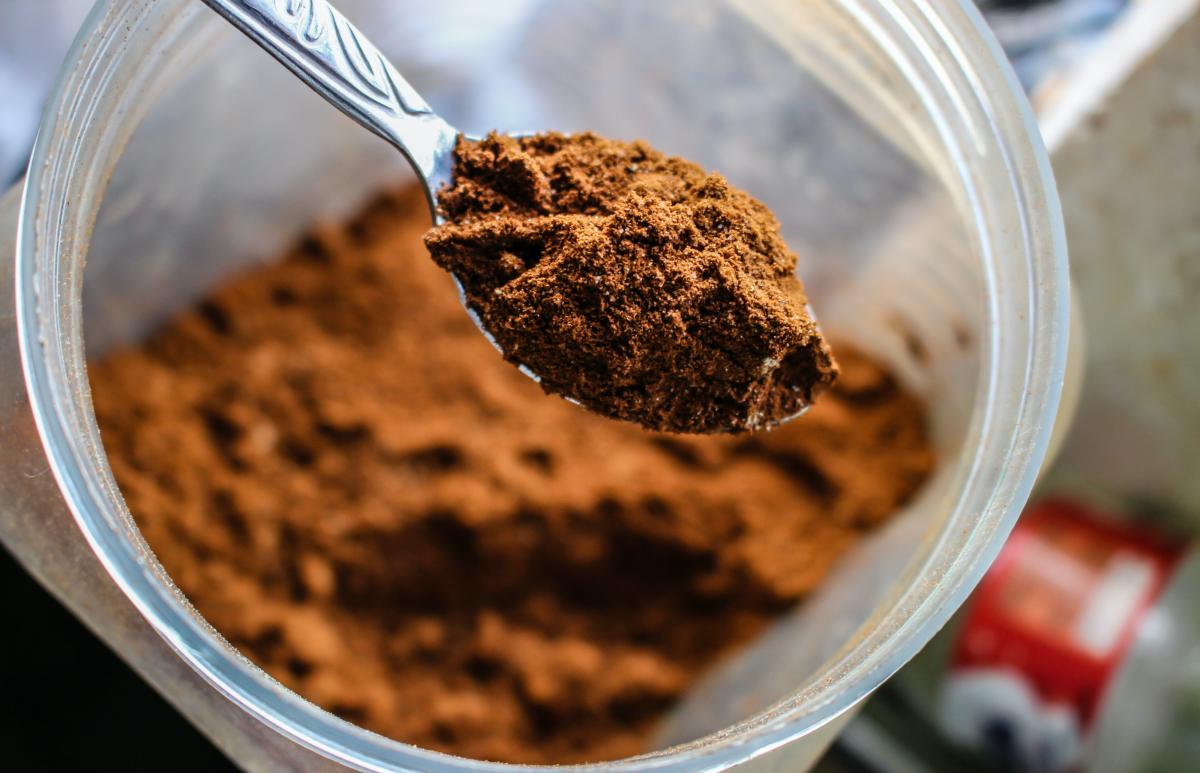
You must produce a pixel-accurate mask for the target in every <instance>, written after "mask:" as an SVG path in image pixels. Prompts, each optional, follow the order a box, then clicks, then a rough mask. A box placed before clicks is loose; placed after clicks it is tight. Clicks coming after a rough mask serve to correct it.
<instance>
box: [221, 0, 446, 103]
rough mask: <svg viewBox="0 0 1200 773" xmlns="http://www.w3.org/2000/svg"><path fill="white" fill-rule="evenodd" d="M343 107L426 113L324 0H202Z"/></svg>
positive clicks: (414, 95) (418, 99) (376, 52)
mask: <svg viewBox="0 0 1200 773" xmlns="http://www.w3.org/2000/svg"><path fill="white" fill-rule="evenodd" d="M205 2H206V3H207V4H208V5H209V6H210V7H211V8H212V9H213V10H215V11H217V12H218V13H220V14H221V15H222V16H225V17H226V18H227V19H229V20H230V21H231V22H233V23H234V24H235V25H236V26H237V27H238V28H240V29H241V30H242V31H243V32H245V33H246V34H247V35H249V36H250V37H251V38H253V39H254V40H255V41H256V42H258V43H259V45H262V46H263V47H264V48H266V49H267V50H268V51H269V52H271V53H273V54H275V56H276V57H277V58H279V59H280V60H281V61H283V62H284V64H286V65H288V67H289V68H290V69H292V70H293V71H294V72H296V73H297V74H298V75H300V76H301V77H302V78H304V79H305V80H306V81H308V82H309V84H310V85H311V86H313V88H315V89H317V91H319V92H321V93H322V94H325V95H326V96H327V97H328V98H332V99H334V100H335V101H336V102H338V103H340V106H341V107H342V108H343V109H345V110H347V112H351V113H354V112H359V113H362V114H369V113H371V112H374V111H377V110H379V109H382V110H384V111H385V112H387V113H389V114H390V115H392V116H395V117H400V116H402V115H412V116H416V115H427V114H430V113H432V110H431V109H430V107H429V105H427V104H426V103H425V101H424V100H423V99H421V97H420V95H419V94H417V92H416V91H415V90H414V89H413V88H412V86H410V85H408V83H407V82H406V81H405V80H404V78H403V77H401V75H400V74H399V73H398V72H396V70H395V68H394V67H392V65H391V64H390V63H389V62H388V60H387V58H386V57H384V55H383V54H382V53H380V52H379V50H378V49H376V48H375V46H373V45H372V44H371V42H370V41H369V40H367V38H366V37H365V36H364V35H363V34H362V33H361V32H359V31H358V30H357V29H356V28H355V27H354V25H353V24H351V23H350V22H349V21H347V20H346V17H345V16H342V14H341V13H339V12H338V11H337V10H336V9H335V8H334V7H333V6H331V5H330V4H329V3H328V2H327V0H205Z"/></svg>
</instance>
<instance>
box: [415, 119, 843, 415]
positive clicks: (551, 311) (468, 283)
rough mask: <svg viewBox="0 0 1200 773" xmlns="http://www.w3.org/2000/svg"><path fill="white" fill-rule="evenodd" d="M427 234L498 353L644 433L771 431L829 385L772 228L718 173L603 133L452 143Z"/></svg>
mask: <svg viewBox="0 0 1200 773" xmlns="http://www.w3.org/2000/svg"><path fill="white" fill-rule="evenodd" d="M438 202H439V207H440V212H441V214H442V216H443V217H444V218H445V220H446V222H445V224H443V225H441V226H440V227H438V228H436V229H434V230H433V231H432V232H430V233H429V235H428V236H426V237H425V244H426V246H427V247H428V248H429V251H430V253H431V254H432V255H433V258H434V260H435V261H437V263H438V264H439V265H440V266H442V267H443V268H445V269H446V270H448V271H450V272H451V273H453V274H454V275H455V277H456V278H457V279H458V280H459V282H461V283H462V286H463V290H464V291H465V296H466V300H467V303H468V304H469V305H470V307H471V308H472V309H473V310H474V311H475V312H476V314H478V316H479V318H480V321H481V322H482V324H483V326H484V328H485V329H486V330H487V331H488V332H489V333H491V335H492V337H493V338H494V339H495V341H496V343H497V344H498V345H499V347H500V349H501V350H502V351H503V352H504V355H505V357H506V358H508V359H509V360H511V361H512V362H514V363H517V364H518V365H524V366H526V367H527V368H529V369H530V370H531V371H533V372H534V373H536V374H537V375H538V377H539V378H540V383H541V385H542V388H543V389H545V390H546V391H547V392H551V393H557V394H561V395H564V396H566V397H569V398H571V399H573V400H576V401H578V402H579V403H581V404H583V405H584V406H586V407H588V408H590V409H591V410H593V411H595V412H597V413H600V414H602V415H604V416H609V417H611V418H617V419H625V420H628V421H633V422H637V423H639V424H641V425H643V426H645V427H647V428H649V429H656V430H667V431H672V432H690V433H714V432H731V431H745V430H750V429H761V428H763V427H768V426H771V425H773V424H776V423H778V422H780V421H782V420H784V419H787V418H789V417H791V416H793V415H794V414H796V413H797V412H799V411H800V410H801V409H803V408H804V407H806V406H807V405H809V404H810V403H811V402H812V401H813V398H814V397H815V396H816V395H817V394H818V393H819V392H821V391H823V390H824V389H826V388H827V387H828V386H829V384H830V383H832V382H833V379H834V378H835V377H836V375H837V366H836V365H835V364H834V362H833V358H832V356H831V355H830V352H829V347H828V346H827V345H826V344H825V341H824V339H823V338H822V336H821V333H820V330H819V329H818V328H817V325H816V323H815V322H814V321H813V320H812V318H811V317H810V316H809V314H808V311H807V300H806V298H805V295H804V287H803V286H802V285H801V283H800V280H799V279H797V278H796V256H795V255H793V254H792V253H791V252H789V251H788V249H787V245H786V244H785V243H784V241H783V238H782V237H781V236H780V233H779V223H778V222H776V220H775V217H774V215H772V214H771V212H770V211H769V210H768V209H767V208H766V207H765V206H763V205H762V204H761V203H759V202H758V201H756V200H755V199H753V198H751V197H750V196H749V195H747V194H746V193H744V192H742V191H740V190H738V189H736V188H734V187H732V186H731V185H730V184H729V183H728V182H727V181H726V180H725V178H723V177H721V176H720V175H718V174H709V173H707V172H705V171H704V170H703V169H701V168H700V167H699V166H697V165H696V164H693V163H691V162H690V161H686V160H684V159H680V158H672V157H668V156H664V155H663V154H662V153H659V152H658V151H656V150H654V149H653V148H651V147H650V146H648V145H646V144H645V143H644V142H618V141H614V140H609V139H605V138H603V137H599V136H597V135H595V134H590V133H584V134H575V135H563V134H556V133H549V134H539V135H536V136H532V137H524V138H520V139H514V138H511V137H507V136H502V135H497V134H491V135H488V136H487V137H486V138H485V139H483V140H481V141H478V142H472V141H467V140H460V141H459V144H458V147H457V148H456V151H455V164H454V184H453V185H452V186H451V187H449V188H447V189H445V190H443V191H441V192H440V193H439V196H438Z"/></svg>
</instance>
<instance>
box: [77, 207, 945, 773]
mask: <svg viewBox="0 0 1200 773" xmlns="http://www.w3.org/2000/svg"><path fill="white" fill-rule="evenodd" d="M427 218H428V211H427V209H426V208H425V204H424V202H423V200H422V195H421V193H420V192H419V191H416V190H405V191H399V192H396V193H392V194H387V195H383V196H382V197H380V198H379V199H378V200H376V201H375V202H374V203H372V204H371V205H370V206H369V207H368V208H367V209H366V210H365V211H364V212H363V213H362V214H361V215H359V216H358V217H357V218H356V219H354V220H353V221H351V222H349V223H347V224H345V225H338V226H333V225H330V226H322V227H320V228H318V229H316V230H315V231H314V232H313V233H312V234H311V235H310V236H308V237H307V238H305V239H304V240H303V241H302V242H301V243H300V244H298V245H297V247H296V248H295V249H294V250H292V251H290V252H289V253H288V254H287V255H286V256H285V257H284V259H283V260H282V262H280V263H278V264H275V265H271V266H267V267H263V268H261V269H256V270H254V271H252V272H251V273H248V274H246V275H244V276H242V277H240V278H236V279H235V280H234V281H232V282H230V283H228V284H226V285H225V286H223V287H221V288H219V289H218V290H217V291H216V292H214V293H213V294H212V295H210V296H209V297H208V298H206V299H205V300H204V301H203V302H202V303H200V304H199V305H198V306H197V307H196V308H195V309H194V310H191V311H188V312H186V313H184V314H182V315H181V316H179V317H178V318H177V319H175V320H174V321H173V322H171V323H170V324H169V325H168V326H167V327H166V328H165V329H164V330H162V331H161V332H159V333H158V334H156V335H155V336H153V337H152V338H151V339H150V340H149V341H147V342H146V343H145V344H144V345H143V346H141V347H140V348H137V349H129V350H124V351H118V352H115V353H113V354H112V355H111V356H108V357H106V358H105V359H104V360H103V361H101V362H97V363H94V364H93V365H92V367H91V376H92V383H93V390H94V392H93V396H94V398H95V405H96V413H97V418H98V419H99V422H100V427H101V430H102V433H103V434H102V436H103V440H104V444H105V447H106V448H107V451H108V454H109V459H110V461H111V463H112V468H113V471H114V472H115V474H116V477H117V480H118V482H119V483H120V485H121V489H122V491H123V492H124V494H125V497H126V500H127V502H128V503H129V506H130V508H131V510H132V512H133V515H134V517H135V518H136V519H137V522H138V524H139V525H140V527H141V529H142V532H143V534H144V535H145V537H146V539H147V540H148V542H149V544H150V546H151V547H152V548H153V549H154V551H155V553H156V554H157V556H158V558H159V559H160V560H161V562H162V564H163V566H164V567H165V568H166V570H167V571H168V572H169V573H170V575H171V577H172V578H174V580H175V581H176V582H177V583H178V585H179V587H180V588H181V589H182V590H183V592H184V593H186V594H187V595H188V597H189V598H190V599H191V600H192V602H193V603H194V604H195V606H196V607H197V609H199V611H200V612H201V613H202V614H203V615H204V616H205V617H206V618H207V619H208V620H209V621H210V622H211V623H212V624H213V625H214V626H215V627H216V629H217V630H218V631H220V632H221V633H222V634H223V635H224V636H225V637H226V638H227V639H228V640H229V641H230V642H231V643H232V644H233V645H235V646H236V647H238V648H240V649H241V650H242V651H243V652H245V653H246V654H247V655H248V656H249V657H250V658H251V659H252V660H254V661H255V662H256V663H258V664H259V665H261V666H262V667H263V668H264V669H266V670H267V671H268V672H269V673H270V674H272V675H273V676H274V677H276V678H277V679H279V680H280V681H281V682H283V683H284V684H286V685H287V686H289V687H291V688H293V689H294V690H296V691H297V692H298V693H299V694H301V695H303V696H305V697H306V698H308V699H310V700H312V701H313V702H315V703H317V704H318V705H320V706H322V707H324V708H326V709H328V710H330V711H332V712H334V713H336V714H338V715H340V716H342V717H344V718H346V719H348V720H350V721H353V722H356V723H359V724H361V725H363V726H365V727H367V728H370V729H372V730H374V731H377V732H379V733H382V734H384V735H388V736H391V737H394V738H398V739H401V740H404V741H409V742H412V743H415V744H419V745H422V746H426V747H432V748H434V749H441V750H445V751H449V752H454V753H458V754H461V755H466V756H470V757H478V758H486V759H493V760H506V761H513V762H528V763H555V762H575V761H582V760H598V759H605V758H614V757H619V756H624V755H630V754H634V753H637V752H640V751H643V747H644V744H645V743H646V741H647V739H648V738H649V735H650V733H651V732H652V731H653V728H654V723H655V721H656V720H657V719H658V718H659V717H660V716H661V715H662V713H663V712H664V710H666V709H667V708H668V707H669V706H670V705H671V704H672V702H673V701H674V700H676V699H677V697H678V696H679V695H680V694H681V693H682V692H683V691H684V690H685V689H686V688H687V685H688V683H689V680H691V679H692V678H693V677H695V676H696V675H697V674H699V673H700V672H701V671H702V669H704V668H705V667H706V666H708V665H710V664H711V663H712V662H713V661H714V659H716V658H718V657H719V656H720V655H722V654H724V653H726V652H727V651H728V650H729V649H730V648H731V647H733V646H735V645H737V644H739V643H742V642H744V641H746V640H747V639H749V638H751V637H753V636H754V635H755V634H756V633H757V632H759V631H760V630H761V629H762V628H763V627H764V626H765V625H766V624H767V623H768V622H769V621H770V620H771V618H772V617H773V616H774V615H776V614H778V613H779V612H780V611H782V610H784V609H786V608H788V607H789V606H790V605H792V604H793V603H794V602H796V601H797V600H798V599H801V598H802V597H804V596H805V594H807V593H809V592H810V591H811V590H812V589H813V588H814V586H816V585H817V584H818V583H819V582H820V581H821V579H822V577H824V576H825V574H826V572H827V571H828V570H829V568H830V565H831V564H832V563H833V562H835V561H836V560H837V559H838V556H839V555H840V554H842V553H843V551H845V550H846V549H847V548H849V547H851V546H852V545H854V543H855V541H856V540H858V539H859V538H860V537H861V536H862V535H863V534H864V533H866V532H867V531H869V530H870V529H872V528H873V527H875V526H877V525H878V524H879V523H880V522H882V521H884V520H885V519H886V518H887V517H888V516H889V514H891V513H892V512H893V511H894V510H895V509H896V508H897V507H898V506H900V505H901V504H903V503H904V502H905V501H906V500H907V499H908V498H909V497H910V495H911V494H912V493H913V492H914V490H915V489H916V488H917V487H918V486H919V485H920V484H921V483H922V481H923V480H924V478H925V477H926V475H927V473H928V472H929V470H930V467H931V464H932V460H931V453H930V451H929V448H928V446H927V442H926V438H925V434H924V430H923V419H922V409H921V406H920V405H919V404H917V403H916V402H915V401H914V400H913V399H912V398H910V397H909V396H907V395H906V394H905V393H904V392H902V391H901V390H900V389H899V388H898V387H897V386H896V384H895V382H893V381H892V379H891V378H890V377H889V376H888V375H887V373H886V372H885V371H884V370H882V369H881V368H880V367H879V366H878V365H877V364H875V363H874V362H872V361H871V360H869V359H867V358H865V357H863V356H862V355H860V354H857V353H856V352H855V351H854V350H853V348H852V347H848V346H847V347H843V348H841V349H840V351H841V352H842V355H841V358H842V366H843V369H844V372H843V375H842V377H841V379H840V380H839V382H838V384H837V386H835V387H834V388H833V389H832V390H831V392H830V393H829V394H828V395H826V396H825V397H823V398H822V400H821V401H820V402H819V403H818V404H817V405H816V406H815V407H814V408H813V409H812V410H811V411H810V412H809V413H808V414H807V415H805V416H803V417H801V418H800V419H798V420H797V421H795V422H793V423H791V424H788V425H787V426H785V427H783V428H782V429H780V430H777V431H774V432H771V433H767V434H757V435H749V436H736V437H729V436H722V437H682V436H677V435H660V434H654V433H649V432H646V431H644V430H642V429H640V428H638V427H636V426H634V425H632V424H627V423H621V422H614V421H610V420H608V419H604V418H601V417H598V416H595V415H592V414H590V413H588V412H587V411H585V410H583V409H581V408H579V407H578V406H574V405H571V404H570V403H568V402H566V401H564V400H561V399H558V398H555V397H547V396H546V395H544V394H542V392H541V391H540V390H539V389H538V388H537V386H536V385H535V384H534V383H533V382H532V381H530V380H529V379H528V378H526V377H525V376H523V375H521V374H520V373H519V372H518V371H517V370H516V369H514V368H512V367H511V366H509V365H508V364H506V363H505V362H504V361H503V360H502V359H501V358H500V357H498V356H496V352H495V350H494V349H493V348H492V347H491V346H490V345H489V344H488V343H487V341H486V340H485V339H484V337H483V336H482V335H480V333H479V331H478V330H477V329H476V327H475V325H474V324H473V323H472V321H471V320H470V319H469V318H468V316H467V314H466V313H465V312H464V311H463V309H462V306H461V304H460V303H459V300H458V296H457V293H456V290H455V288H454V286H453V283H452V282H451V281H450V278H449V277H448V276H447V275H446V274H444V273H443V272H441V271H439V270H438V269H437V267H436V266H434V264H433V263H432V262H431V261H430V260H429V258H428V256H427V255H426V254H425V252H424V250H423V249H422V247H421V234H422V232H423V231H424V230H425V229H426V228H427V223H428V219H427Z"/></svg>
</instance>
